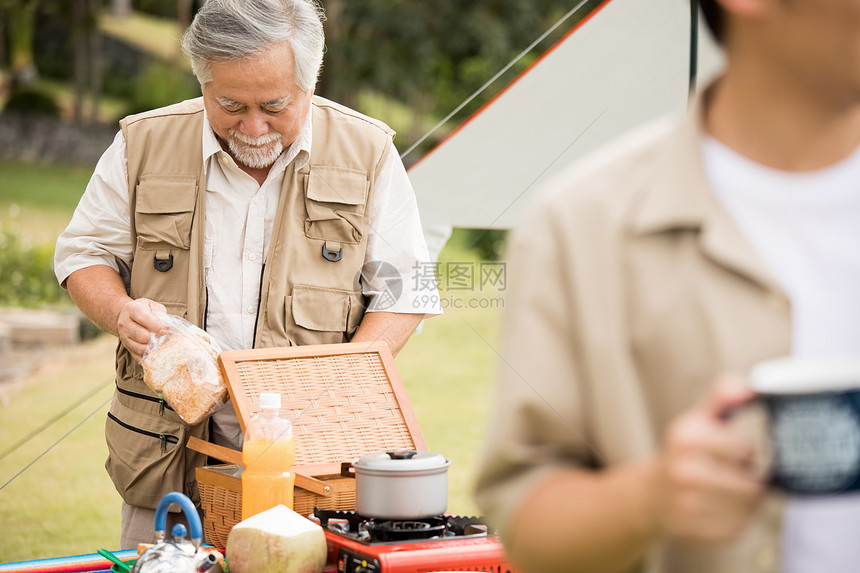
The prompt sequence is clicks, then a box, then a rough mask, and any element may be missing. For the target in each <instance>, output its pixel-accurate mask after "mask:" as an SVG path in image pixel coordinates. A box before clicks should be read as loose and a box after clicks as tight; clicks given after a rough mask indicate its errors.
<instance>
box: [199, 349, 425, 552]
mask: <svg viewBox="0 0 860 573" xmlns="http://www.w3.org/2000/svg"><path fill="white" fill-rule="evenodd" d="M219 360H220V362H221V368H222V370H223V371H224V375H225V378H226V380H227V385H228V387H229V390H230V397H231V398H232V400H233V406H234V408H235V409H236V412H237V414H238V417H239V422H240V424H241V426H242V429H243V430H244V429H245V424H246V423H247V421H248V420H249V419H250V418H251V416H253V415H254V414H255V413H257V412H258V411H259V396H260V393H261V392H280V393H281V403H282V406H283V407H282V409H281V413H282V414H283V415H284V416H286V417H287V418H289V419H290V421H291V422H292V424H293V436H294V438H295V442H296V466H295V469H296V471H297V472H302V473H304V474H306V475H311V476H314V477H316V478H317V479H318V480H320V481H322V482H324V483H325V485H327V486H329V489H330V492H329V493H328V494H327V495H320V494H316V493H313V492H311V491H307V490H305V489H302V488H299V487H296V489H295V491H294V502H293V509H294V510H295V511H296V512H298V513H300V514H302V515H308V514H309V513H311V512H312V511H313V508H314V506H317V507H320V508H321V509H342V510H352V509H355V480H354V479H353V478H350V477H344V476H343V475H341V473H340V472H341V464H342V463H343V462H352V461H353V460H355V459H357V458H358V457H360V456H361V455H363V454H365V453H368V452H376V451H391V450H403V449H418V450H421V449H426V444H425V442H424V438H423V437H422V435H421V431H420V429H419V428H418V423H417V421H416V419H415V415H414V413H413V412H412V407H411V406H410V405H409V401H408V400H407V398H406V393H405V391H404V389H403V384H402V382H401V381H400V377H399V376H398V374H397V371H396V368H395V366H394V360H393V358H392V356H391V353H390V352H389V350H388V346H387V345H385V344H384V343H374V344H363V343H354V344H328V345H318V346H298V347H289V348H276V349H259V350H236V351H228V352H222V353H221V355H220V357H219ZM238 470H239V468H238V467H236V466H230V465H224V466H206V467H203V468H198V469H197V472H196V478H197V485H198V487H199V489H200V499H201V504H202V507H203V527H204V537H205V540H206V542H207V543H211V544H212V545H214V546H216V547H225V546H226V543H227V536H228V535H229V532H230V529H231V528H232V527H233V526H234V525H235V524H236V523H238V522H239V521H240V519H241V514H242V486H241V479H240V478H239V477H237V475H238Z"/></svg>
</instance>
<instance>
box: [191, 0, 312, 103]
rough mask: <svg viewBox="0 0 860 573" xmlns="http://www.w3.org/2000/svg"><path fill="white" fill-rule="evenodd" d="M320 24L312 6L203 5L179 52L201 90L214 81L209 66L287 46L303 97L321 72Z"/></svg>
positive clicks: (305, 0) (263, 0)
mask: <svg viewBox="0 0 860 573" xmlns="http://www.w3.org/2000/svg"><path fill="white" fill-rule="evenodd" d="M324 21H325V14H324V13H323V10H322V8H321V7H320V5H319V4H317V2H316V0H206V2H205V3H204V4H203V6H202V7H201V8H200V10H199V11H198V12H197V15H196V16H195V17H194V21H193V22H192V23H191V26H189V27H188V30H186V32H185V34H184V35H183V37H182V50H183V51H184V52H185V55H187V56H188V59H189V60H190V62H191V70H192V71H193V72H194V75H195V76H197V81H199V82H200V85H203V84H206V83H208V82H210V81H212V70H211V69H210V67H209V64H210V63H211V62H223V61H229V60H236V59H243V58H247V57H250V56H257V55H259V54H262V53H263V52H265V51H267V50H269V49H270V48H272V47H273V46H274V45H276V44H280V43H281V42H289V43H290V47H291V48H292V50H293V57H294V60H295V76H296V85H298V86H299V88H300V89H301V90H303V91H305V92H307V91H310V90H311V89H313V87H314V86H315V85H316V83H317V79H318V77H319V73H320V68H321V67H322V58H323V50H324V46H325V35H324V32H323V22H324Z"/></svg>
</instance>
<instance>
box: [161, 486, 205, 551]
mask: <svg viewBox="0 0 860 573" xmlns="http://www.w3.org/2000/svg"><path fill="white" fill-rule="evenodd" d="M172 503H175V504H176V505H178V506H179V507H181V508H182V511H184V512H185V519H187V520H188V527H189V529H190V530H191V542H192V543H193V544H194V547H196V548H198V549H199V548H200V544H201V543H202V542H203V525H201V523H200V516H199V515H198V514H197V509H196V508H195V507H194V504H193V503H192V502H191V500H190V499H188V496H186V495H185V494H182V493H179V492H178V491H172V492H170V493H168V494H167V495H165V496H164V497H163V498H161V501H160V502H158V507H157V508H156V510H155V537H156V539H158V540H159V541H160V540H162V539H164V530H165V529H167V510H168V509H170V504H172Z"/></svg>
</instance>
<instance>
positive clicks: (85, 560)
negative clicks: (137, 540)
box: [0, 549, 137, 573]
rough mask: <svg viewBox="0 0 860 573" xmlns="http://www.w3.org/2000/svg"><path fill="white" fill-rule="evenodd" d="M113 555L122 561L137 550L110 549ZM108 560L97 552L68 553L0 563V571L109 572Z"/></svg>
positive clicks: (39, 572) (133, 557)
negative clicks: (45, 557)
mask: <svg viewBox="0 0 860 573" xmlns="http://www.w3.org/2000/svg"><path fill="white" fill-rule="evenodd" d="M111 553H113V554H114V555H116V556H117V557H119V558H120V559H121V560H123V561H127V560H129V559H135V558H136V557H137V550H135V549H129V550H127V551H112V552H111ZM111 565H113V564H112V563H111V562H110V561H108V560H107V559H105V558H104V557H102V556H101V555H99V554H98V553H90V554H87V555H70V556H67V557H51V558H48V559H34V560H32V561H16V562H13V563H0V573H72V572H86V573H102V572H105V573H110V570H111Z"/></svg>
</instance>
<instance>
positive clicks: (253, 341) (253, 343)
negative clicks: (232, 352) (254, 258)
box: [251, 261, 266, 348]
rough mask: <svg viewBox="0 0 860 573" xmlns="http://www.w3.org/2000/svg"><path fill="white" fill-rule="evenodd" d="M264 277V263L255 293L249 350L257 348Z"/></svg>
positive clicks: (264, 263)
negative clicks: (258, 290) (255, 299)
mask: <svg viewBox="0 0 860 573" xmlns="http://www.w3.org/2000/svg"><path fill="white" fill-rule="evenodd" d="M265 275H266V262H265V261H263V268H262V270H261V271H260V292H258V293H257V316H256V317H254V336H253V338H251V348H254V347H256V346H257V324H258V323H259V322H260V304H261V303H262V302H263V277H264V276H265Z"/></svg>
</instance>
